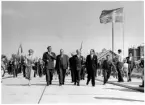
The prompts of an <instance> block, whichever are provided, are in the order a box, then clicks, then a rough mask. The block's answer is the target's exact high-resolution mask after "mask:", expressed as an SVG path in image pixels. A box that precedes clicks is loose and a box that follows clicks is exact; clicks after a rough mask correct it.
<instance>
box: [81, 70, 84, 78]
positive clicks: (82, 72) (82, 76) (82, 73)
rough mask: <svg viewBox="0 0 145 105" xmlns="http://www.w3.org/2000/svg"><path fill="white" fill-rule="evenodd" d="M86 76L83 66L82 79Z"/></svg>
mask: <svg viewBox="0 0 145 105" xmlns="http://www.w3.org/2000/svg"><path fill="white" fill-rule="evenodd" d="M84 78H85V68H84V67H82V69H81V79H84Z"/></svg>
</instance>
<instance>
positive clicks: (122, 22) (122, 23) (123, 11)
mask: <svg viewBox="0 0 145 105" xmlns="http://www.w3.org/2000/svg"><path fill="white" fill-rule="evenodd" d="M124 21H125V14H124V11H123V22H122V31H123V57H124Z"/></svg>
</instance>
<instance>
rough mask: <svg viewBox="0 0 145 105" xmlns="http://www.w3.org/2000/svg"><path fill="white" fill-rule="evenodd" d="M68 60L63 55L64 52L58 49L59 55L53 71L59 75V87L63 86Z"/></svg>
mask: <svg viewBox="0 0 145 105" xmlns="http://www.w3.org/2000/svg"><path fill="white" fill-rule="evenodd" d="M68 64H69V58H68V56H67V55H65V54H64V50H63V49H60V55H58V56H57V57H56V66H55V69H56V70H57V73H58V75H59V85H60V86H61V85H64V82H65V74H66V69H67V68H68Z"/></svg>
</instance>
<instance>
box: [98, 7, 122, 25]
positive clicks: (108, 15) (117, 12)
mask: <svg viewBox="0 0 145 105" xmlns="http://www.w3.org/2000/svg"><path fill="white" fill-rule="evenodd" d="M113 21H114V22H123V8H117V9H113V10H103V11H102V13H101V15H100V23H104V24H106V23H109V22H113Z"/></svg>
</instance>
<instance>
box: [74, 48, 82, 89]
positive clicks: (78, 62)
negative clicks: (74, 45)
mask: <svg viewBox="0 0 145 105" xmlns="http://www.w3.org/2000/svg"><path fill="white" fill-rule="evenodd" d="M76 53H77V54H76V55H74V60H73V61H74V71H75V78H74V80H75V81H74V85H76V83H77V86H80V73H81V69H82V61H83V58H82V56H81V51H80V50H76Z"/></svg>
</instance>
